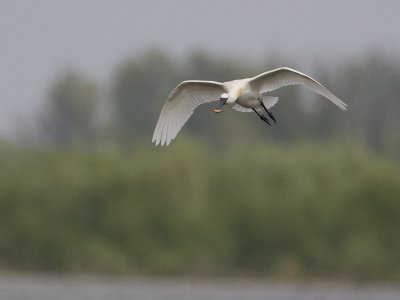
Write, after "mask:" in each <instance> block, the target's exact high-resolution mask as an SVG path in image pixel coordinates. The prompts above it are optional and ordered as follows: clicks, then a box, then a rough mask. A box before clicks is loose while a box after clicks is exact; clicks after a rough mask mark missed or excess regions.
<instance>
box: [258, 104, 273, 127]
mask: <svg viewBox="0 0 400 300" xmlns="http://www.w3.org/2000/svg"><path fill="white" fill-rule="evenodd" d="M260 102H261V105H262V107H263V108H264V109H265V111H266V112H267V114H268V116H269V117H270V118H271V119H272V120H274V122H275V123H276V120H275V117H274V115H273V114H272V113H270V112H269V110H268V109H267V108H266V107H265V105H264V103H263V102H262V101H260Z"/></svg>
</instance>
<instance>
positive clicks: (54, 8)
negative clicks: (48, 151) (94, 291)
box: [0, 0, 400, 134]
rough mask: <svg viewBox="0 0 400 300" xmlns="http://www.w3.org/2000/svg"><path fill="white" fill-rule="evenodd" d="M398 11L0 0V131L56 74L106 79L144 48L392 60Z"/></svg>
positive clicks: (317, 5) (398, 42) (389, 4)
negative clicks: (376, 55)
mask: <svg viewBox="0 0 400 300" xmlns="http://www.w3.org/2000/svg"><path fill="white" fill-rule="evenodd" d="M399 9H400V5H399V3H398V2H397V1H386V2H385V4H380V3H376V2H375V1H345V0H339V1H335V2H331V1H311V0H306V1H301V2H294V1H289V0H283V1H279V2H264V1H255V0H252V1H238V0H234V1H210V0H204V1H201V2H200V1H180V0H173V1H168V2H161V1H113V2H111V1H106V0H101V1H84V2H82V1H68V2H64V1H50V0H41V1H35V2H31V1H2V2H1V10H0V41H1V54H2V55H0V66H1V68H0V101H1V102H0V103H1V106H2V109H1V112H0V134H7V133H9V132H10V131H12V129H13V128H14V126H15V123H16V122H18V120H21V119H25V118H27V117H29V116H31V115H32V112H35V110H37V105H38V104H39V103H40V102H41V101H42V100H43V98H44V97H45V95H46V89H47V87H48V85H49V84H50V83H51V82H52V81H53V80H54V76H55V75H56V74H57V73H58V72H59V71H60V70H62V69H64V68H66V67H68V66H72V67H74V68H77V69H79V70H81V71H83V72H85V73H87V74H89V75H90V76H93V77H94V78H96V79H99V80H106V79H107V78H109V76H110V75H111V74H112V72H113V70H114V69H115V68H116V66H117V64H118V63H120V62H121V61H122V60H123V59H125V58H126V57H129V56H132V55H133V56H134V55H138V54H140V53H143V52H144V51H145V50H146V49H148V48H158V49H162V50H165V51H166V52H168V53H170V54H171V55H173V56H175V57H180V56H184V55H187V54H188V53H190V52H191V51H193V50H198V49H202V50H205V51H209V52H211V53H216V54H219V55H227V56H233V57H237V58H239V59H241V60H242V61H249V62H255V61H256V59H257V58H261V57H262V58H265V57H269V56H270V55H276V54H280V55H282V56H284V57H285V58H287V59H288V60H290V61H293V62H295V63H296V64H297V65H298V66H301V67H304V68H305V69H307V64H309V63H310V62H311V63H312V62H314V61H327V62H329V63H332V62H333V63H335V62H337V61H340V60H342V59H344V58H352V57H359V56H360V55H365V54H367V53H369V52H371V51H382V52H383V53H387V55H391V56H396V57H398V56H399V55H398V53H400V39H399V29H398V28H400V21H399V18H398V11H399ZM327 12H329V13H327Z"/></svg>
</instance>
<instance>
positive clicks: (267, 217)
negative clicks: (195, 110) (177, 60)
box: [0, 141, 400, 279]
mask: <svg viewBox="0 0 400 300" xmlns="http://www.w3.org/2000/svg"><path fill="white" fill-rule="evenodd" d="M0 167H1V170H2V172H1V175H0V266H1V268H3V269H4V268H5V269H20V270H53V271H75V272H76V271H88V272H93V271H107V272H117V273H126V272H129V273H136V274H145V273H152V274H154V273H158V274H213V275H217V274H225V275H227V274H229V275H232V274H238V275H240V274H264V275H276V276H302V277H303V276H308V275H309V276H316V275H324V276H351V277H358V278H364V277H368V278H391V279H398V278H399V275H400V239H399V234H398V233H399V228H400V218H399V215H400V201H399V195H400V176H399V175H400V174H399V170H400V165H399V163H398V162H395V161H392V160H387V159H382V158H377V157H376V156H374V155H371V154H369V153H368V152H366V151H365V150H363V149H362V148H360V147H356V146H346V147H337V146H315V145H312V144H304V145H302V146H297V147H295V148H291V149H290V148H287V147H283V146H276V145H275V146H273V145H258V146H255V147H254V149H253V150H252V153H251V154H249V151H248V149H247V148H246V147H236V148H231V149H229V150H227V151H226V152H225V153H224V154H218V155H215V152H214V151H212V150H211V149H210V148H208V147H205V146H201V145H200V143H193V142H182V141H180V142H177V144H176V146H175V147H171V148H168V149H167V150H165V149H163V150H162V151H161V150H160V149H154V148H153V147H148V146H143V145H142V146H139V147H135V150H129V151H127V149H126V148H117V147H114V148H107V147H106V148H98V149H97V150H94V149H93V148H74V149H70V150H68V151H67V150H64V151H63V150H55V149H53V150H41V151H36V152H26V151H22V150H18V149H15V148H13V147H10V146H9V147H6V146H2V147H1V152H0Z"/></svg>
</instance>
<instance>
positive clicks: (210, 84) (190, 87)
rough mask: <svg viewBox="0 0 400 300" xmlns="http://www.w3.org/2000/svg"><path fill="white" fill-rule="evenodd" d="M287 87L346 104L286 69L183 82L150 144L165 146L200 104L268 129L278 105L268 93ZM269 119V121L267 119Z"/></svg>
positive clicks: (163, 111) (165, 106)
mask: <svg viewBox="0 0 400 300" xmlns="http://www.w3.org/2000/svg"><path fill="white" fill-rule="evenodd" d="M289 85H303V86H305V87H307V88H309V89H310V90H312V91H313V92H315V93H317V94H319V95H321V96H324V97H325V98H327V99H328V100H330V101H332V102H333V103H334V104H336V105H337V106H338V107H339V108H341V109H342V110H346V108H347V104H346V103H344V102H343V101H342V100H340V99H339V98H338V97H336V96H335V95H334V94H333V93H332V92H331V91H329V90H328V89H327V88H326V87H324V86H323V85H322V84H320V83H319V82H318V81H316V80H315V79H313V78H311V77H310V76H308V75H306V74H303V73H301V72H299V71H296V70H293V69H290V68H286V67H283V68H278V69H274V70H271V71H268V72H265V73H261V74H259V75H257V76H255V77H252V78H244V79H237V80H232V81H227V82H217V81H206V80H186V81H183V82H181V83H180V84H179V85H178V86H177V87H175V88H174V89H173V91H172V92H171V94H170V95H169V97H168V99H167V100H166V101H165V104H164V107H163V108H162V110H161V113H160V117H159V118H158V121H157V125H156V128H155V130H154V134H153V139H152V142H153V143H155V144H156V145H159V144H161V146H163V145H167V146H168V145H169V143H170V142H171V141H172V140H173V139H174V138H175V137H176V135H177V134H178V132H179V131H180V130H181V128H182V127H183V125H184V124H185V123H186V121H187V120H188V119H189V117H190V116H191V115H192V114H193V111H194V110H195V108H196V107H198V106H199V105H200V104H203V103H207V102H212V101H218V103H217V106H216V107H215V108H214V109H213V111H214V112H215V113H220V112H222V110H223V107H224V106H225V105H227V104H229V105H232V106H233V107H232V108H233V109H235V110H237V111H240V112H255V113H256V114H257V116H258V117H259V118H260V119H261V120H262V121H264V122H265V123H267V124H268V125H270V126H271V122H270V119H272V120H273V121H274V122H275V123H276V119H275V117H274V115H273V114H272V113H271V112H270V111H269V108H271V107H272V106H274V105H275V104H276V103H277V102H278V98H277V97H271V96H269V95H268V93H269V92H271V91H274V90H276V89H279V88H281V87H284V86H289ZM268 117H269V118H270V119H269V118H268Z"/></svg>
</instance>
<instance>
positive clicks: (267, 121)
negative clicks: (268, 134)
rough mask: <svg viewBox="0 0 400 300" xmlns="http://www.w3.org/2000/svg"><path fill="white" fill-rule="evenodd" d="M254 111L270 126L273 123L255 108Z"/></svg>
mask: <svg viewBox="0 0 400 300" xmlns="http://www.w3.org/2000/svg"><path fill="white" fill-rule="evenodd" d="M253 111H254V112H255V113H256V114H257V116H259V117H260V119H261V120H263V121H264V122H265V123H267V124H268V125H269V126H271V123H270V122H269V120H268V119H267V117H266V116H264V115H260V114H259V113H258V111H257V110H255V109H254V108H253Z"/></svg>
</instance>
